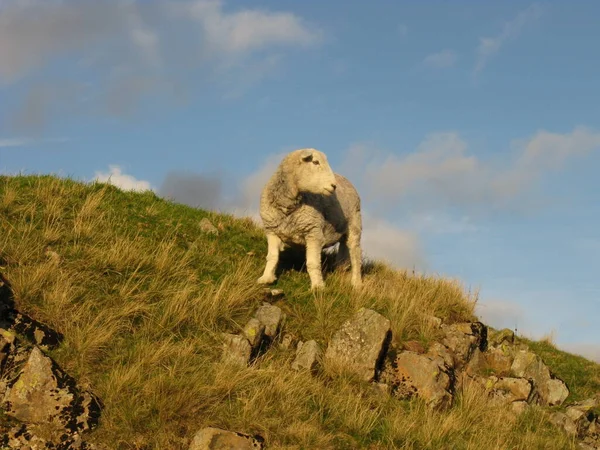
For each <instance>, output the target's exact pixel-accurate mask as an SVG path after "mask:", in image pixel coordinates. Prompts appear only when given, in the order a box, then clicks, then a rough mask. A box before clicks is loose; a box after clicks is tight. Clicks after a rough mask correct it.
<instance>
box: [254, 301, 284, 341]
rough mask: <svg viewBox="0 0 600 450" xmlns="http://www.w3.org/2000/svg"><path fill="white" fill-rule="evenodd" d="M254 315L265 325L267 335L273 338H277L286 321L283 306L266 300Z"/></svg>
mask: <svg viewBox="0 0 600 450" xmlns="http://www.w3.org/2000/svg"><path fill="white" fill-rule="evenodd" d="M254 317H255V318H256V319H258V321H259V322H260V323H261V324H262V325H264V327H265V336H267V337H268V338H269V339H271V340H273V339H275V336H277V334H278V333H279V331H280V330H281V328H282V327H283V322H284V321H285V314H284V313H283V311H281V308H279V307H277V306H274V305H271V304H270V303H267V302H264V303H263V305H262V306H261V307H260V308H258V309H257V310H256V313H255V314H254Z"/></svg>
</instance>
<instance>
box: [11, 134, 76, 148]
mask: <svg viewBox="0 0 600 450" xmlns="http://www.w3.org/2000/svg"><path fill="white" fill-rule="evenodd" d="M68 141H69V139H68V138H45V139H36V138H29V137H16V138H8V139H0V148H8V147H27V146H32V145H40V144H59V143H61V142H68Z"/></svg>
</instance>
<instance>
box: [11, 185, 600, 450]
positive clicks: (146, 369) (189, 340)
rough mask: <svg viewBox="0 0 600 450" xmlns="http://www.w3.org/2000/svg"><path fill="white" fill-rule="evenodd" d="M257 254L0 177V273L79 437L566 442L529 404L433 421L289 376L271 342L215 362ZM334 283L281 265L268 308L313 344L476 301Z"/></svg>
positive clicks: (402, 331)
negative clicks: (61, 374)
mask: <svg viewBox="0 0 600 450" xmlns="http://www.w3.org/2000/svg"><path fill="white" fill-rule="evenodd" d="M204 217H208V218H209V219H211V220H212V222H213V223H215V224H216V225H217V226H218V227H219V228H220V230H221V231H220V234H219V235H218V236H213V235H208V234H203V233H202V232H201V231H200V228H199V222H200V220H201V219H202V218H204ZM49 249H50V250H52V251H54V252H56V253H57V254H58V255H60V262H58V263H57V261H56V260H55V259H54V258H52V257H49V256H48V254H47V250H49ZM248 252H253V253H254V254H250V255H248ZM265 252H266V244H265V241H264V238H263V236H262V233H261V231H260V229H258V228H256V227H255V226H254V225H253V224H252V223H251V222H250V221H247V220H240V219H236V218H234V217H232V216H228V215H218V214H214V213H209V212H206V211H202V210H198V209H193V208H188V207H185V206H181V205H176V204H173V203H170V202H167V201H165V200H163V199H160V198H158V197H156V196H155V195H154V194H152V193H144V194H135V193H124V192H122V191H120V190H118V189H115V188H113V187H111V186H107V185H101V184H91V185H86V184H81V183H76V182H74V181H71V180H59V179H56V178H53V177H32V176H28V177H0V256H1V257H2V258H3V259H5V260H6V264H5V265H6V267H5V268H4V269H3V272H4V273H5V275H6V277H7V278H8V279H9V280H10V281H11V283H12V287H13V290H14V292H15V297H16V301H17V306H18V308H19V309H21V310H22V311H23V312H26V313H28V314H30V315H32V316H33V317H35V318H36V319H38V320H40V321H42V322H45V323H47V324H48V325H50V326H52V327H53V328H55V329H57V330H59V331H61V332H62V333H64V335H65V341H64V343H63V344H62V345H61V347H60V348H58V349H57V350H55V351H54V352H53V354H52V356H53V357H54V358H55V359H56V360H57V362H58V363H59V364H60V365H61V366H62V367H63V368H65V369H66V370H67V371H68V372H69V373H70V374H71V375H73V376H74V377H75V378H77V379H78V380H79V382H80V383H81V384H83V385H88V386H90V387H91V389H93V390H94V392H96V393H97V394H98V395H99V396H100V397H101V398H102V400H103V402H104V404H105V409H104V411H103V415H102V418H101V425H100V427H99V428H98V429H97V430H96V431H95V432H94V433H93V434H92V437H91V440H92V441H94V440H95V441H97V442H103V443H106V444H109V446H110V447H111V448H132V449H133V448H139V449H142V448H157V449H158V448H161V449H167V448H168V449H171V448H186V447H187V444H188V442H189V438H190V437H191V436H192V435H193V433H194V432H195V431H196V430H198V429H199V428H201V427H204V426H218V427H224V428H228V429H233V430H238V431H242V432H247V433H260V434H261V435H262V436H264V437H265V438H266V440H267V443H268V446H269V448H290V449H291V448H298V449H299V448H306V449H316V448H319V449H327V448H373V449H375V448H407V449H409V448H410V449H419V448H452V449H476V448H488V449H494V448H515V449H532V448H574V447H573V444H572V442H570V441H569V440H568V439H567V438H566V437H565V436H563V434H561V433H560V432H558V431H556V430H554V429H553V428H552V427H550V426H549V425H548V424H547V421H546V414H545V413H544V412H543V411H540V410H538V409H536V408H533V409H532V410H531V411H530V412H529V413H526V414H524V415H523V416H521V417H519V418H514V417H513V415H512V414H511V413H510V412H509V411H508V410H507V409H504V408H491V407H489V406H488V405H487V404H486V402H485V401H484V399H483V397H482V395H481V392H477V391H474V390H470V391H467V392H464V393H463V394H461V395H459V396H458V401H457V404H456V406H455V407H454V408H453V409H452V410H451V411H450V412H447V413H440V414H438V413H431V412H429V411H428V410H427V409H426V408H425V407H424V406H423V405H422V404H421V402H419V401H417V400H415V401H411V402H406V401H397V400H395V399H389V398H386V397H383V396H380V395H378V394H377V393H375V392H374V391H373V390H372V389H371V388H370V386H369V385H367V384H364V383H361V382H359V381H357V380H355V379H353V378H352V377H349V376H344V375H342V376H331V373H330V372H328V368H327V367H325V370H324V371H323V372H322V373H320V374H319V375H318V376H316V377H311V376H309V375H308V374H303V373H295V372H293V371H291V370H290V369H289V362H290V360H291V358H292V357H293V355H292V353H291V352H288V351H284V350H281V349H278V348H272V349H271V350H270V351H269V352H268V353H267V354H266V355H265V356H263V357H262V358H261V360H260V362H259V364H258V365H257V366H256V367H253V368H248V369H235V368H231V367H228V366H226V365H224V364H222V363H221V362H220V361H219V358H220V340H219V333H220V332H222V331H234V332H235V331H238V330H239V329H240V327H241V326H243V325H244V323H245V322H246V320H247V319H248V318H249V317H250V315H251V314H252V313H253V311H254V310H255V309H256V307H257V306H258V305H259V304H260V303H261V289H260V287H258V286H257V285H256V284H255V279H256V278H257V277H258V276H259V275H260V273H261V271H262V267H263V261H264V256H265ZM348 282H349V274H348V273H346V272H343V271H336V272H333V273H331V274H330V275H329V276H328V278H327V283H328V288H327V289H326V290H325V291H324V292H322V293H318V294H316V295H315V294H313V293H311V292H310V291H309V290H308V289H307V287H308V286H309V282H308V276H307V274H306V273H300V272H297V271H287V272H284V273H283V275H282V276H281V278H280V280H279V282H278V287H279V288H281V289H283V290H284V291H285V292H286V295H287V299H286V300H284V301H280V302H279V305H280V306H281V307H282V308H283V309H284V310H285V312H286V313H287V315H288V321H287V328H288V330H291V331H293V332H294V333H295V334H297V335H298V336H299V337H300V338H301V339H303V340H307V339H316V340H317V341H318V342H319V343H320V344H321V345H323V346H324V345H325V344H326V342H327V341H328V340H329V338H330V337H331V335H332V334H333V333H334V332H335V330H337V329H338V328H339V326H340V325H341V323H342V322H343V321H344V320H346V319H347V318H348V317H350V316H351V315H352V314H353V313H354V312H355V311H356V310H357V309H358V308H360V307H361V306H368V307H372V308H374V309H376V310H378V311H380V312H381V313H382V314H384V315H386V316H387V317H389V318H390V319H391V321H392V323H393V328H394V330H393V331H394V336H395V339H396V340H398V341H402V340H403V339H418V340H421V341H423V342H427V341H428V340H430V339H432V338H434V337H435V331H434V330H433V329H432V328H431V325H430V323H429V322H428V321H427V315H429V314H433V315H437V316H440V317H444V318H447V319H452V320H468V319H471V318H472V317H473V316H472V311H473V307H474V301H475V299H474V298H470V297H468V296H467V295H465V293H464V290H463V289H462V287H461V286H460V285H458V284H457V283H455V282H452V281H448V280H443V279H438V278H428V277H416V276H410V275H407V274H406V273H403V272H396V271H393V270H391V269H389V268H387V267H385V266H383V265H381V264H375V265H374V266H373V268H372V269H371V271H370V273H368V274H367V275H366V277H365V289H364V290H363V291H362V292H361V293H356V292H353V291H352V290H351V289H349V288H348V287H347V285H348ZM538 347H539V348H536V349H539V350H540V351H542V354H543V356H544V358H545V359H546V360H547V361H548V362H549V363H550V365H551V367H552V368H553V369H554V368H555V366H556V369H555V370H556V372H557V373H558V374H559V375H563V376H564V374H567V377H566V379H567V381H568V382H569V384H570V386H571V388H574V389H575V391H576V392H577V395H578V396H581V395H584V394H585V393H587V392H588V391H590V392H591V390H594V389H595V390H598V389H597V388H598V377H599V374H600V370H599V366H598V365H595V364H592V363H588V362H586V363H585V364H584V363H583V362H581V360H579V359H578V360H577V361H579V362H578V364H579V365H578V366H577V367H578V368H577V370H576V371H575V370H570V369H567V368H568V367H570V364H572V363H571V362H569V361H572V360H573V358H575V357H572V356H570V355H566V354H563V353H559V352H556V351H555V350H553V349H552V348H545V347H543V346H541V344H540V345H538ZM569 358H571V359H569ZM568 373H572V374H573V375H572V376H570V378H569V375H568ZM589 380H595V381H592V382H590V381H589ZM594 383H595V384H594ZM369 446H370V447H369Z"/></svg>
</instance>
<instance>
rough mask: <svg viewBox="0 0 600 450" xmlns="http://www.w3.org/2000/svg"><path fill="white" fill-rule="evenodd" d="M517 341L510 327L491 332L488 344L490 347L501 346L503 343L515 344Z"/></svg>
mask: <svg viewBox="0 0 600 450" xmlns="http://www.w3.org/2000/svg"><path fill="white" fill-rule="evenodd" d="M514 342H515V333H514V332H513V331H512V330H509V329H508V328H504V329H503V330H499V331H496V332H494V333H491V334H490V335H489V336H488V345H489V346H490V347H499V346H501V345H502V344H508V345H513V344H514Z"/></svg>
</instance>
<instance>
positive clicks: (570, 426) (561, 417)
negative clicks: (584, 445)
mask: <svg viewBox="0 0 600 450" xmlns="http://www.w3.org/2000/svg"><path fill="white" fill-rule="evenodd" d="M550 422H551V423H553V424H554V425H556V426H557V427H560V428H562V429H564V430H565V431H566V432H567V433H568V434H571V435H577V425H575V422H573V421H572V420H571V419H569V417H567V415H566V414H565V413H562V412H555V413H553V414H552V415H551V416H550Z"/></svg>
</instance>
